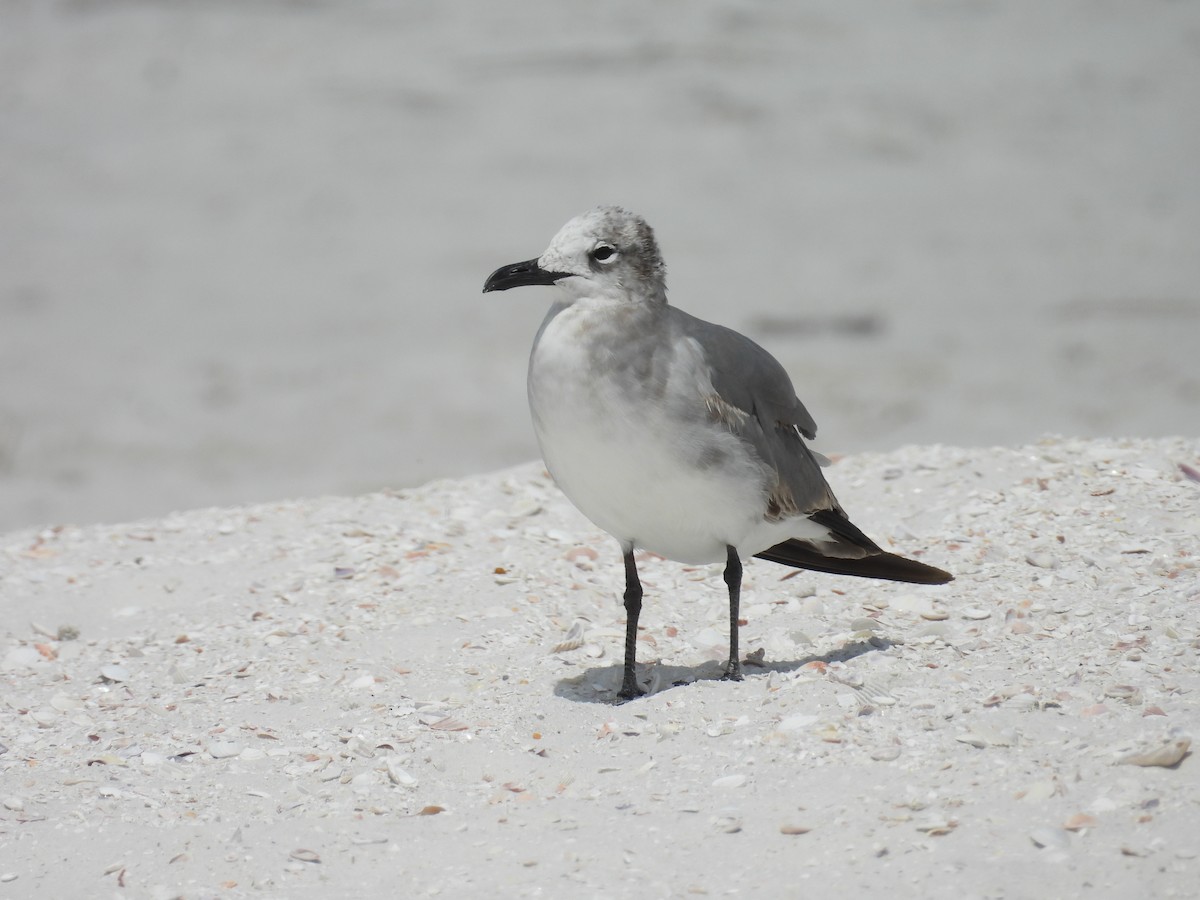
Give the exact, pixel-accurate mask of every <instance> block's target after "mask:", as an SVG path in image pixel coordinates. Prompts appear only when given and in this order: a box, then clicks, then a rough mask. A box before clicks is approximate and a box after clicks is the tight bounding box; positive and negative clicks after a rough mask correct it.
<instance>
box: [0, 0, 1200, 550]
mask: <svg viewBox="0 0 1200 900" xmlns="http://www.w3.org/2000/svg"><path fill="white" fill-rule="evenodd" d="M1198 85H1200V5H1198V4H1196V3H1194V2H1148V3H1141V4H1130V3H1126V2H1120V0H1107V2H1106V0H1086V2H1085V0H1062V2H1057V3H1053V4H1026V3H1022V4H1006V3H997V2H985V0H944V2H943V0H906V2H897V0H875V2H863V3H855V4H847V3H842V2H838V0H826V2H789V3H780V2H765V0H763V2H750V0H728V2H720V0H701V2H686V3H685V2H682V0H661V2H656V3H645V2H641V0H627V2H614V3H604V4H591V5H589V6H587V7H586V8H581V7H578V6H576V5H574V4H563V3H558V2H551V0H528V2H524V3H520V4H498V3H491V2H486V0H469V2H445V0H439V2H432V0H430V2H405V3H395V2H387V3H385V2H362V3H353V4H347V3H334V2H321V0H307V2H253V3H251V2H245V3H235V2H209V3H203V4H199V3H168V2H150V0H140V2H135V0H131V2H98V0H58V2H55V0H26V2H18V0H0V530H5V529H12V528H17V527H21V526H27V525H41V524H51V523H66V522H71V523H83V522H89V521H98V520H108V521H115V520H123V519H129V518H134V517H142V516H150V515H159V514H163V513H165V512H167V511H169V510H172V509H179V508H188V507H195V506H207V505H225V504H234V503H242V502H249V501H258V500H269V499H275V498H284V497H295V496H306V495H316V494H322V493H352V492H360V491H367V490H371V489H376V488H381V487H387V486H391V487H398V486H405V485H412V484H417V483H420V482H423V481H426V480H428V479H431V478H435V477H441V476H457V475H463V474H466V473H474V472H481V471H486V470H490V469H495V468H499V467H503V466H507V465H511V464H514V463H517V462H521V461H524V460H528V459H532V458H534V457H535V456H536V454H537V449H536V446H535V444H534V441H533V437H532V433H531V430H530V426H529V422H528V413H527V411H526V406H525V393H524V375H525V372H524V368H525V359H526V355H527V353H528V348H529V345H530V343H531V341H532V338H533V335H534V332H535V330H536V328H537V326H538V323H539V322H540V320H541V317H542V315H543V313H544V311H545V308H546V306H547V305H548V303H549V300H550V293H549V291H548V290H546V289H541V290H538V289H532V288H531V289H527V290H523V291H519V292H509V293H503V294H490V295H487V296H483V295H482V294H481V293H480V289H481V287H482V284H483V280H484V278H485V277H486V276H487V275H488V273H489V272H491V271H492V270H493V269H494V268H496V267H497V266H499V265H501V264H504V263H508V262H513V261H516V260H520V259H526V258H529V257H532V256H537V255H539V254H540V253H541V252H542V250H543V249H544V248H545V246H546V244H547V243H548V242H549V240H550V238H551V237H552V236H553V234H554V233H555V232H556V231H557V230H558V228H559V227H560V226H561V225H562V224H563V222H565V221H566V220H567V219H568V218H570V217H571V216H573V215H574V214H576V213H578V212H581V211H583V210H585V209H587V208H589V207H591V206H593V205H596V204H598V203H619V204H622V205H624V206H627V207H629V208H631V209H633V210H635V211H638V212H640V213H642V214H643V215H645V216H646V218H647V219H648V220H649V221H650V223H651V224H652V225H653V226H654V227H655V229H656V230H657V232H658V235H659V239H660V243H661V245H662V248H663V252H664V255H665V258H666V260H667V265H668V269H669V286H670V297H671V299H672V301H673V302H675V303H676V304H678V305H680V306H682V307H684V308H686V309H688V310H689V311H690V312H692V313H695V314H697V315H700V316H702V317H705V318H710V319H715V320H718V321H720V322H722V323H724V324H727V325H731V326H733V327H735V328H738V329H739V330H742V331H744V332H746V333H748V334H749V335H751V336H752V337H754V338H755V339H756V340H758V341H759V342H760V343H762V344H764V345H765V346H766V347H767V348H768V349H769V350H771V351H772V352H773V353H774V354H775V355H776V356H777V357H779V359H780V360H781V361H782V362H783V363H784V364H785V366H786V367H787V368H788V370H789V371H790V372H791V374H792V377H793V380H794V382H795V384H796V388H797V391H798V393H799V394H800V396H801V397H802V399H804V400H805V402H806V403H807V405H808V407H809V409H810V410H811V411H812V413H813V414H814V416H815V417H816V419H817V422H818V423H819V425H820V427H821V433H820V435H819V439H818V442H817V446H818V447H819V448H820V449H822V450H823V451H824V452H826V453H842V452H854V451H861V450H868V449H870V450H876V449H877V450H886V449H889V448H894V447H897V446H899V445H901V444H908V443H923V444H924V443H952V444H961V445H991V444H1004V445H1013V444H1018V443H1021V442H1026V441H1030V440H1034V439H1036V438H1037V437H1038V436H1039V435H1042V434H1044V433H1046V432H1056V433H1062V434H1068V435H1083V436H1121V435H1130V436H1155V435H1167V434H1184V435H1195V434H1196V433H1197V425H1198V423H1200V349H1198V347H1197V341H1198V339H1200V252H1198V248H1200V163H1198V161H1200V106H1198V105H1197V101H1196V92H1197V89H1198V87H1197V86H1198Z"/></svg>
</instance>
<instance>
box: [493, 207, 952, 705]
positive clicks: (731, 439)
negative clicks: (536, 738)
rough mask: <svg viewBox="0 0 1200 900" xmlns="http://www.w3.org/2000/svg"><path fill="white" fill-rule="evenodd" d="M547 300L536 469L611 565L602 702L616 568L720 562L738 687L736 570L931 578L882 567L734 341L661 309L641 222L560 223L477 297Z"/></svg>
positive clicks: (631, 573)
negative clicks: (515, 292) (509, 294)
mask: <svg viewBox="0 0 1200 900" xmlns="http://www.w3.org/2000/svg"><path fill="white" fill-rule="evenodd" d="M527 285H553V286H554V287H555V288H557V291H556V296H555V298H554V303H553V305H552V306H551V307H550V310H549V312H548V313H547V314H546V318H545V320H544V321H543V322H542V326H541V328H540V329H539V330H538V333H537V337H536V338H534V341H533V350H532V352H531V353H530V357H529V372H528V383H527V386H528V392H529V409H530V412H531V413H532V418H533V427H534V431H535V432H536V434H537V439H538V444H539V445H540V446H541V450H542V456H543V458H544V460H545V463H546V468H547V470H548V471H549V472H550V475H551V476H552V477H553V478H554V481H555V482H556V483H557V484H558V486H559V487H560V488H561V489H562V491H563V493H564V494H566V495H567V497H568V498H569V499H570V500H571V502H572V503H574V504H575V506H577V507H578V508H579V510H580V512H582V513H583V514H584V515H585V516H587V518H588V519H590V520H591V521H592V522H593V523H595V524H596V525H597V526H598V527H599V528H601V529H603V530H604V531H606V532H608V533H609V534H610V535H612V536H613V537H614V538H616V540H617V542H618V543H619V544H620V545H621V552H622V555H623V557H624V560H625V594H624V601H625V612H626V624H625V666H624V670H623V674H622V681H621V689H620V691H619V693H618V695H617V696H618V698H619V700H620V701H625V700H630V699H633V698H634V697H637V696H639V695H641V694H642V693H643V691H642V689H641V688H640V687H639V686H638V682H637V672H636V653H637V626H638V617H639V615H640V614H641V610H642V585H641V582H640V580H639V579H638V573H637V565H636V563H635V561H634V551H635V550H638V549H642V550H648V551H650V552H652V553H656V554H658V555H659V556H663V557H666V558H667V559H672V560H675V561H677V562H682V563H688V564H700V563H724V564H725V573H724V580H725V584H726V586H727V587H728V589H729V661H728V664H727V665H726V667H725V672H724V675H723V677H724V678H726V679H730V680H734V681H740V680H741V677H742V676H741V662H740V659H739V656H738V605H739V598H740V594H741V583H742V560H743V559H746V558H747V557H750V556H757V557H759V558H761V559H766V560H770V561H771V562H775V563H782V564H783V565H788V566H794V567H796V568H800V569H812V570H815V571H818V572H830V573H833V574H837V575H857V576H861V577H864V578H881V579H886V580H890V581H905V582H911V583H916V584H944V583H946V582H948V581H950V580H952V578H953V576H952V575H951V574H950V573H949V572H944V571H942V570H941V569H937V568H934V567H933V566H929V565H925V564H924V563H920V562H917V561H915V560H911V559H906V558H905V557H902V556H898V555H896V554H894V553H889V552H887V551H886V550H883V549H881V548H880V547H879V545H878V544H876V543H875V542H874V541H872V540H871V539H870V538H869V537H867V536H866V535H865V534H863V532H862V531H861V530H860V529H859V528H858V526H856V525H854V524H853V523H852V522H851V521H850V519H849V518H848V517H847V516H846V512H845V510H843V509H842V507H841V505H840V504H839V503H838V501H837V498H836V497H834V495H833V491H831V490H830V488H829V485H828V484H827V483H826V481H825V478H824V476H823V475H822V474H821V463H822V461H824V460H823V457H820V456H819V455H818V454H816V453H815V452H814V451H813V450H811V449H810V448H809V446H808V445H807V444H806V443H805V439H806V438H807V439H809V440H812V439H813V438H814V437H815V436H816V432H817V425H816V423H815V422H814V421H813V418H812V416H811V415H809V412H808V410H807V409H805V407H804V404H803V403H801V402H800V400H799V399H798V398H797V397H796V392H795V390H794V388H793V387H792V382H791V379H789V378H788V375H787V372H786V371H784V368H783V366H782V365H780V363H779V362H778V361H777V360H776V359H775V358H774V357H773V356H771V354H769V353H768V352H767V351H766V350H764V349H763V348H762V347H760V346H759V345H758V344H756V343H755V342H754V341H752V340H750V338H748V337H746V336H745V335H742V334H739V333H738V332H736V331H733V330H732V329H729V328H725V327H723V326H721V325H714V324H712V323H710V322H705V321H703V320H701V319H698V318H696V317H695V316H691V315H688V314H687V313H686V312H683V311H682V310H680V309H678V308H677V307H674V306H670V305H668V303H667V288H666V269H665V267H664V265H663V260H662V256H661V254H660V253H659V250H658V244H657V242H656V241H655V238H654V232H653V231H652V230H651V228H650V226H649V225H647V224H646V222H645V220H644V219H642V218H641V217H640V216H637V215H634V214H633V213H631V212H628V211H626V210H624V209H622V208H620V207H617V206H600V207H597V208H595V209H592V210H590V211H589V212H586V213H584V214H583V215H580V216H577V217H575V218H574V219H572V220H571V221H569V222H568V223H567V224H566V225H564V226H563V227H562V230H560V231H559V232H558V234H557V235H555V237H554V239H553V240H552V241H551V242H550V246H549V248H548V249H547V250H546V252H545V253H543V254H542V255H541V256H540V257H538V258H537V259H530V260H526V261H524V262H518V263H513V264H511V265H507V266H501V267H500V268H499V269H497V270H496V271H495V272H493V273H492V274H491V275H490V276H489V277H488V279H487V281H486V282H485V283H484V286H483V291H484V293H487V292H489V291H506V290H509V289H510V288H515V287H524V286H527Z"/></svg>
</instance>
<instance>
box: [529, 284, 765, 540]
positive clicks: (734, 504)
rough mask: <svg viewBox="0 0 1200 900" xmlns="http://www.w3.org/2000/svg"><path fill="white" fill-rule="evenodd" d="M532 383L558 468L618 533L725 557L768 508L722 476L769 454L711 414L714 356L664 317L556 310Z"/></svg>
mask: <svg viewBox="0 0 1200 900" xmlns="http://www.w3.org/2000/svg"><path fill="white" fill-rule="evenodd" d="M618 315H619V313H618ZM631 325H632V326H633V327H631ZM631 335H632V336H631ZM528 387H529V405H530V410H531V412H532V415H533V424H534V430H535V432H536V434H537V437H538V442H539V444H540V445H541V448H542V455H543V458H544V459H545V461H546V465H547V467H548V468H549V470H550V473H551V474H552V475H553V476H554V479H555V481H556V482H557V483H558V485H559V486H560V487H561V488H562V490H563V492H564V493H565V494H566V495H567V496H568V497H569V498H570V499H571V501H572V502H573V503H574V504H575V505H576V506H577V507H579V509H580V511H581V512H583V513H584V515H586V516H587V517H588V518H589V519H591V520H592V521H593V522H595V523H596V524H597V525H598V526H600V527H601V528H603V529H604V530H605V531H608V532H609V533H610V534H612V535H613V536H614V537H616V538H617V539H618V540H619V541H622V542H623V543H626V544H633V545H635V546H639V547H644V548H646V549H648V550H652V551H654V552H657V553H661V554H662V555H664V556H668V557H670V558H672V559H677V560H680V561H683V562H693V563H699V562H710V561H721V560H723V559H724V558H725V552H726V551H725V548H726V545H727V544H729V543H733V544H735V545H736V543H737V542H738V539H739V536H740V535H741V534H742V533H743V532H744V531H745V529H747V528H748V527H750V523H753V522H755V521H757V520H758V519H760V518H761V510H762V503H763V498H762V496H761V494H760V492H757V491H755V490H745V489H744V485H745V484H746V483H747V482H746V481H745V480H742V481H741V482H740V484H741V486H742V489H740V490H739V489H737V485H738V481H737V480H736V479H731V478H719V477H718V478H714V477H712V476H713V475H714V474H716V473H715V472H714V471H712V470H713V467H714V466H722V467H725V469H726V470H727V471H729V470H731V469H737V470H738V471H739V472H741V473H742V474H746V473H750V483H751V484H753V482H754V479H755V477H757V476H758V469H759V464H758V463H757V462H756V461H755V460H752V459H750V458H749V457H748V456H747V454H746V448H745V447H744V445H743V444H742V443H741V442H740V441H739V440H738V439H737V438H736V437H735V436H734V435H732V434H730V433H729V431H728V430H727V429H725V428H723V427H721V426H720V425H719V423H715V422H713V421H711V420H710V419H709V417H707V416H706V414H705V410H704V406H703V397H704V396H705V394H706V392H711V390H712V387H711V382H710V380H709V373H708V371H707V366H706V365H705V363H704V360H703V357H702V355H701V354H700V353H699V351H698V348H695V347H694V346H692V345H691V344H690V343H689V342H687V341H686V340H683V341H676V340H672V339H671V335H670V333H669V331H667V330H665V326H664V324H663V323H662V322H661V321H655V320H653V319H651V320H649V321H647V322H643V323H630V322H628V321H622V320H620V319H619V318H616V317H614V316H613V315H612V314H610V313H609V312H607V311H596V310H588V309H584V308H577V307H576V306H570V307H566V308H564V309H561V310H559V311H557V312H552V314H551V315H550V316H549V317H547V320H546V322H545V323H544V324H543V327H542V330H541V331H540V332H539V335H538V339H537V341H536V342H535V344H534V348H533V352H532V354H531V357H530V363H529V382H528ZM714 510H716V511H718V512H714Z"/></svg>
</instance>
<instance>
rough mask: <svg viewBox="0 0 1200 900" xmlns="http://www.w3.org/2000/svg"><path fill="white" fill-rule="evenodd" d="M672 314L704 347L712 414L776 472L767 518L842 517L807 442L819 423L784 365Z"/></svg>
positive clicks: (724, 332) (732, 336) (739, 338)
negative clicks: (831, 512)
mask: <svg viewBox="0 0 1200 900" xmlns="http://www.w3.org/2000/svg"><path fill="white" fill-rule="evenodd" d="M673 311H674V312H675V313H677V314H678V316H679V318H678V320H677V321H678V323H679V326H680V328H681V330H682V332H683V334H684V335H686V336H687V337H690V338H692V339H694V340H695V341H696V342H697V343H698V344H699V345H700V347H701V349H702V350H703V351H704V357H705V360H706V361H707V363H708V365H709V367H710V370H711V374H710V378H711V380H712V384H713V388H714V389H715V390H716V393H717V396H716V397H715V398H706V401H707V402H708V406H709V413H710V414H711V415H713V416H714V417H716V418H719V419H720V420H721V421H723V422H724V424H725V425H726V426H728V427H729V429H730V430H731V431H733V432H734V433H735V434H737V435H738V437H740V438H741V439H742V440H743V441H745V442H746V443H748V444H749V445H750V446H751V447H752V448H753V449H754V451H755V452H756V453H757V454H758V456H759V457H760V458H761V459H762V461H763V462H764V463H766V464H767V465H768V466H769V467H770V468H771V469H773V470H774V472H775V485H774V487H773V488H772V489H771V490H770V491H769V494H768V498H767V510H766V516H767V518H769V519H786V518H790V517H792V516H801V515H803V516H811V515H812V514H813V513H819V512H821V511H822V510H834V511H836V512H838V513H841V507H840V506H839V504H838V502H837V498H836V497H834V496H833V492H832V491H831V490H830V489H829V485H828V484H826V482H825V477H824V476H823V475H822V474H821V467H820V464H819V463H818V462H817V459H816V457H815V456H814V455H813V452H812V451H811V450H810V449H809V448H808V445H807V444H806V443H805V442H804V438H805V437H807V438H813V437H815V436H816V433H817V423H816V422H814V421H813V417H812V416H811V415H810V414H809V412H808V410H807V409H805V408H804V404H803V403H801V402H800V400H799V398H797V397H796V391H795V389H794V388H793V387H792V380H791V379H790V378H789V377H788V374H787V372H786V371H785V370H784V368H783V366H782V365H780V364H779V361H778V360H776V359H775V357H773V356H772V355H771V354H770V353H768V352H767V351H766V350H764V349H763V348H762V347H760V346H759V345H758V344H756V343H754V341H752V340H750V338H748V337H746V336H745V335H743V334H739V333H738V332H736V331H734V330H732V329H730V328H724V327H722V326H720V325H713V324H712V323H710V322H705V321H704V320H702V319H697V318H696V317H695V316H690V315H688V314H687V313H685V312H682V311H681V310H679V309H674V308H673ZM843 515H844V514H843ZM854 530H855V531H858V529H854ZM859 534H861V532H859ZM856 537H857V535H856ZM864 537H865V536H864Z"/></svg>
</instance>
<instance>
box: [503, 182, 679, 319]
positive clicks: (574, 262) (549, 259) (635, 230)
mask: <svg viewBox="0 0 1200 900" xmlns="http://www.w3.org/2000/svg"><path fill="white" fill-rule="evenodd" d="M527 284H553V285H557V286H558V287H560V288H561V289H562V290H563V291H565V292H566V294H567V297H568V299H569V300H572V301H573V300H577V299H579V298H582V297H589V298H596V299H608V300H616V301H623V302H635V303H639V302H640V303H645V302H649V303H665V302H666V297H667V288H666V267H665V266H664V265H663V261H662V256H661V255H660V254H659V252H658V244H657V243H656V242H655V240H654V232H653V231H652V230H651V228H650V226H649V225H647V224H646V221H645V219H643V218H641V217H640V216H636V215H634V214H633V213H631V212H628V211H627V210H624V209H621V208H620V207H619V206H598V207H596V208H595V209H592V210H589V211H588V212H586V213H584V214H583V215H581V216H576V217H575V218H574V219H572V220H571V221H570V222H568V223H567V224H566V225H564V226H563V227H562V229H561V230H560V231H559V232H558V234H556V235H555V236H554V239H553V240H552V241H550V246H549V247H548V248H547V249H546V252H545V253H543V254H542V255H541V256H540V257H538V258H537V259H530V260H526V261H524V262H519V263H513V264H512V265H509V266H502V267H501V268H499V269H497V270H496V271H495V272H493V273H492V274H491V276H490V277H489V278H488V280H487V282H486V283H485V284H484V286H483V290H484V292H485V293H486V292H487V291H506V290H508V289H509V288H513V287H519V286H522V285H527Z"/></svg>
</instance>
